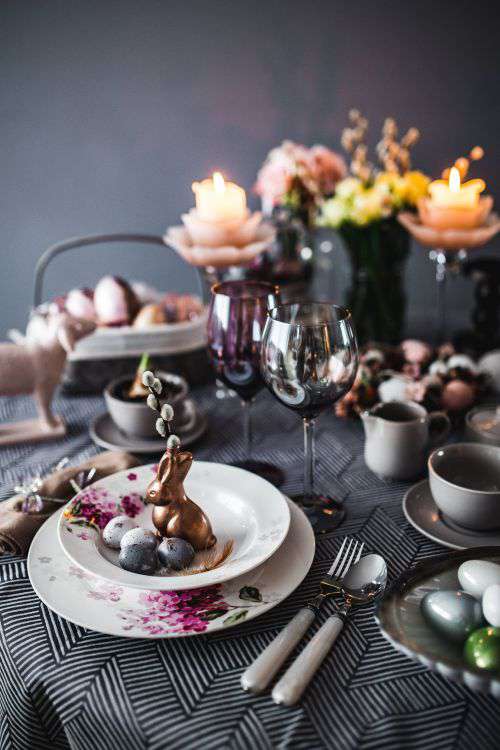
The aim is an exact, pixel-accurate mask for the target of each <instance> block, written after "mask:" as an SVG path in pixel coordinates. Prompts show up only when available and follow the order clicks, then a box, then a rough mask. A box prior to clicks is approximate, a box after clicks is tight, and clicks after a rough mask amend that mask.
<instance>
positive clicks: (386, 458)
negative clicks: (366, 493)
mask: <svg viewBox="0 0 500 750" xmlns="http://www.w3.org/2000/svg"><path fill="white" fill-rule="evenodd" d="M361 419H362V420H363V427H364V428H365V462H366V465H367V466H368V468H369V469H371V470H372V471H373V472H374V473H375V474H378V475H379V476H382V477H390V478H391V479H414V478H415V477H418V476H419V475H421V474H423V472H424V470H425V466H426V461H427V455H428V453H429V451H430V449H431V448H434V447H436V445H439V444H441V443H443V442H444V441H445V440H446V438H447V437H448V434H449V432H450V420H449V419H448V417H447V415H446V414H445V413H444V412H441V411H435V412H432V413H430V414H429V413H428V412H427V410H426V409H424V407H423V406H420V404H416V403H415V402H413V401H387V402H385V403H380V404H377V405H376V406H374V407H373V408H372V409H370V410H369V411H365V412H364V413H363V414H361Z"/></svg>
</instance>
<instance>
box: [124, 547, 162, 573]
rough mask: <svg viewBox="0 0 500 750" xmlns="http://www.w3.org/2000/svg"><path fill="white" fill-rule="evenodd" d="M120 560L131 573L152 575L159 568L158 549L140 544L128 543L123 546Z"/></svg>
mask: <svg viewBox="0 0 500 750" xmlns="http://www.w3.org/2000/svg"><path fill="white" fill-rule="evenodd" d="M118 562H119V563H120V566H121V567H122V568H123V569H124V570H128V571H129V573H140V575H143V576H152V575H153V574H154V573H156V570H157V568H158V555H157V554H156V550H153V549H147V548H146V547H144V546H139V545H138V544H128V545H127V546H126V547H123V548H122V550H121V552H120V557H119V558H118Z"/></svg>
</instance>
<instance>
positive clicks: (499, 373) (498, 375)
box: [478, 349, 500, 393]
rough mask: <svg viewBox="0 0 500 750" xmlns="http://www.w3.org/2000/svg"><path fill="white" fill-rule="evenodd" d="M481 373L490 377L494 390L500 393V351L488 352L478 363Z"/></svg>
mask: <svg viewBox="0 0 500 750" xmlns="http://www.w3.org/2000/svg"><path fill="white" fill-rule="evenodd" d="M478 366H479V372H482V373H484V374H485V375H488V376H489V378H490V381H491V385H492V387H493V389H494V390H495V391H496V392H497V393H500V349H494V350H493V351H491V352H488V353H487V354H485V355H484V356H483V357H481V359H480V360H479V362H478Z"/></svg>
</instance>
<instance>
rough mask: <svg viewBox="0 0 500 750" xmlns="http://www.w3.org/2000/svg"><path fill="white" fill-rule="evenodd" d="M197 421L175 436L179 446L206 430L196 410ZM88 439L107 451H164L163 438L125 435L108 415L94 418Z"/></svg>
mask: <svg viewBox="0 0 500 750" xmlns="http://www.w3.org/2000/svg"><path fill="white" fill-rule="evenodd" d="M197 415H198V416H197V419H196V421H195V424H194V426H193V428H192V429H191V430H189V431H186V432H184V431H182V430H179V431H178V432H177V434H178V435H179V437H180V439H181V444H182V445H183V446H184V447H186V448H187V446H188V445H191V443H194V442H195V441H196V440H198V439H199V438H200V437H201V436H202V435H203V433H204V432H205V430H206V429H207V418H206V416H205V414H203V413H202V412H200V411H198V410H197ZM89 433H90V437H91V438H92V440H93V441H94V443H96V445H100V446H101V448H107V449H108V450H117V449H118V450H124V451H128V452H129V453H163V452H164V450H165V440H164V438H161V437H159V436H158V437H157V438H151V439H148V438H140V437H133V436H132V435H125V433H123V432H121V431H120V430H119V429H118V427H117V426H116V425H115V423H114V422H113V420H112V419H111V417H110V415H109V414H108V413H106V414H100V415H99V416H98V417H96V418H95V419H94V420H93V421H92V423H91V425H90V429H89Z"/></svg>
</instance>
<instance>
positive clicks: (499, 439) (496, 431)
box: [465, 405, 500, 446]
mask: <svg viewBox="0 0 500 750" xmlns="http://www.w3.org/2000/svg"><path fill="white" fill-rule="evenodd" d="M465 434H466V436H467V439H468V440H473V441H477V442H478V443H487V444H488V445H496V446H500V407H498V406H496V405H495V406H477V407H476V408H475V409H471V410H470V411H469V412H468V413H467V414H466V416H465Z"/></svg>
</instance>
